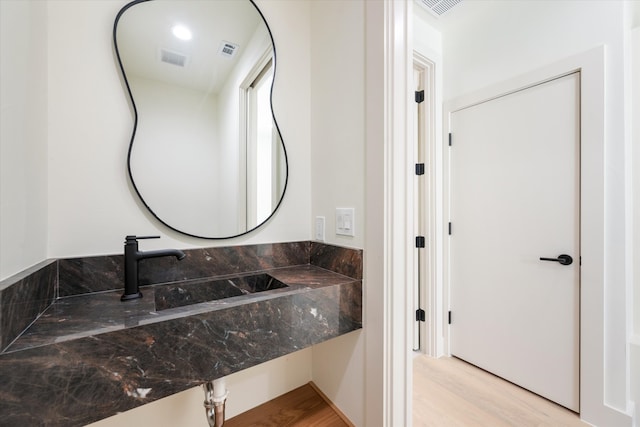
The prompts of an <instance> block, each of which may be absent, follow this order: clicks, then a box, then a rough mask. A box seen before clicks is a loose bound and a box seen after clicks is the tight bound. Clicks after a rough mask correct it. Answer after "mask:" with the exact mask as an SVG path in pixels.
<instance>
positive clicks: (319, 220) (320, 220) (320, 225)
mask: <svg viewBox="0 0 640 427" xmlns="http://www.w3.org/2000/svg"><path fill="white" fill-rule="evenodd" d="M316 240H318V241H320V242H324V217H323V216H317V217H316Z"/></svg>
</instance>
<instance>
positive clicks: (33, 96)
mask: <svg viewBox="0 0 640 427" xmlns="http://www.w3.org/2000/svg"><path fill="white" fill-rule="evenodd" d="M46 12H47V11H46V5H45V4H44V3H42V2H39V1H20V0H7V1H5V0H3V1H1V2H0V19H1V21H0V236H1V238H0V280H2V279H4V278H7V277H9V276H11V275H13V274H15V273H18V272H20V271H22V270H24V269H25V268H27V267H30V266H31V265H33V264H36V263H38V262H40V261H42V260H43V259H45V258H46V257H47V188H46V187H47V110H46V102H47V13H46Z"/></svg>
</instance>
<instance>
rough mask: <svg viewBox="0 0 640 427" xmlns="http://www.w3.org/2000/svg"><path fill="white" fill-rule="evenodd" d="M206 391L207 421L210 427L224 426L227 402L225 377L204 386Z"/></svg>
mask: <svg viewBox="0 0 640 427" xmlns="http://www.w3.org/2000/svg"><path fill="white" fill-rule="evenodd" d="M202 388H203V389H204V397H205V400H204V409H205V410H206V411H207V421H209V426H210V427H222V426H223V425H224V405H225V402H226V401H227V395H228V394H229V392H228V391H227V385H226V382H225V379H224V377H222V378H218V379H217V380H213V381H209V382H206V383H204V384H202Z"/></svg>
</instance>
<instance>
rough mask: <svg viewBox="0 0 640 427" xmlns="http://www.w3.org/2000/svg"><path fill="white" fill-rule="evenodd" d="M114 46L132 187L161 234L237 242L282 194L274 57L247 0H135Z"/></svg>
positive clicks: (122, 15)
mask: <svg viewBox="0 0 640 427" xmlns="http://www.w3.org/2000/svg"><path fill="white" fill-rule="evenodd" d="M113 38H114V46H115V51H116V57H117V59H118V62H119V65H120V69H121V71H122V75H123V77H124V81H125V83H126V87H127V91H128V93H129V96H130V99H131V105H132V109H133V114H134V127H133V132H132V137H131V141H130V145H129V152H128V158H127V163H128V171H129V177H130V179H131V183H132V184H133V187H134V189H135V191H136V192H137V194H138V196H139V197H140V199H141V200H142V202H143V203H144V205H145V206H146V207H147V208H148V209H149V211H150V212H151V213H152V214H153V215H154V216H155V217H156V218H157V219H158V220H160V221H161V222H162V223H164V224H165V225H166V226H168V227H170V228H172V229H174V230H176V231H179V232H181V233H183V234H187V235H190V236H195V237H202V238H209V239H224V238H230V237H235V236H239V235H242V234H245V233H248V232H249V231H251V230H253V229H255V228H256V227H259V226H260V225H261V224H263V223H264V222H265V221H267V220H268V219H269V218H270V217H271V216H272V215H273V213H274V212H275V211H276V209H277V208H278V206H279V205H280V203H281V201H282V198H283V196H284V192H285V189H286V186H287V177H288V175H287V174H288V164H287V155H286V150H285V147H284V143H283V141H282V138H281V135H280V130H279V128H278V126H277V124H276V121H275V116H274V114H273V111H272V108H271V93H272V86H273V80H274V75H275V66H276V61H275V47H274V45H273V39H272V37H271V32H270V30H269V28H268V26H267V24H266V22H265V20H264V17H263V16H262V13H261V12H260V11H259V10H258V8H257V7H256V6H255V4H254V3H253V2H252V1H250V0H215V1H202V0H136V1H133V2H131V3H129V4H127V5H126V6H124V7H123V8H122V9H121V10H120V12H119V13H118V15H117V17H116V20H115V24H114V28H113Z"/></svg>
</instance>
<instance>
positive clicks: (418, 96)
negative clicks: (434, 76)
mask: <svg viewBox="0 0 640 427" xmlns="http://www.w3.org/2000/svg"><path fill="white" fill-rule="evenodd" d="M416 102H417V103H418V104H420V103H421V102H424V90H419V91H418V90H417V91H416Z"/></svg>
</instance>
